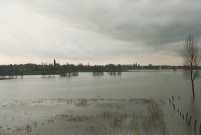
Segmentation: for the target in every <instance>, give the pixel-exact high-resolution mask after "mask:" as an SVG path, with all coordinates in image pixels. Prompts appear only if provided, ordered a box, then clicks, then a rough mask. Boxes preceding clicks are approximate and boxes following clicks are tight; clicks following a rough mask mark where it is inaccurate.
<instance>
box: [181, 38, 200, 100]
mask: <svg viewBox="0 0 201 135" xmlns="http://www.w3.org/2000/svg"><path fill="white" fill-rule="evenodd" d="M197 44H198V42H197V41H196V40H195V38H194V37H193V36H192V35H190V36H188V37H187V39H186V42H185V44H184V52H183V57H184V62H183V66H184V75H185V76H186V77H187V78H188V79H190V81H191V85H192V86H191V87H192V92H193V99H195V91H194V89H195V88H194V80H195V79H197V78H198V77H199V71H198V67H199V63H200V58H199V54H198V46H197Z"/></svg>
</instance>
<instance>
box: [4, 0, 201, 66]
mask: <svg viewBox="0 0 201 135" xmlns="http://www.w3.org/2000/svg"><path fill="white" fill-rule="evenodd" d="M189 34H192V35H194V36H195V37H196V39H197V40H198V42H199V43H201V42H200V39H201V0H0V64H9V63H12V64H14V63H17V64H19V63H41V62H47V63H49V62H52V59H53V58H56V59H57V60H58V61H59V62H60V63H66V62H68V63H74V64H78V63H80V62H82V63H83V64H87V63H88V62H89V63H90V64H108V63H114V64H118V63H121V64H132V63H134V62H138V63H140V64H142V65H146V64H149V63H152V64H172V65H174V64H176V65H181V64H182V57H181V50H182V48H183V44H184V41H185V39H186V37H187V36H188V35H189ZM199 46H200V44H199Z"/></svg>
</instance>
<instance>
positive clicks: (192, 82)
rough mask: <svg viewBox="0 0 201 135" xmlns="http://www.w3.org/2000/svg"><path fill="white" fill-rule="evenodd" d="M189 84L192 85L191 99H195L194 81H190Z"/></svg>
mask: <svg viewBox="0 0 201 135" xmlns="http://www.w3.org/2000/svg"><path fill="white" fill-rule="evenodd" d="M191 84H192V92H193V99H195V92H194V80H191Z"/></svg>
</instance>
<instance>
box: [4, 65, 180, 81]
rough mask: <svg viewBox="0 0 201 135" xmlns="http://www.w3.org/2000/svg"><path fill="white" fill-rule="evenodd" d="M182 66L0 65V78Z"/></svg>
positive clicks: (176, 67)
mask: <svg viewBox="0 0 201 135" xmlns="http://www.w3.org/2000/svg"><path fill="white" fill-rule="evenodd" d="M180 68H183V67H182V66H169V65H163V66H154V65H151V64H149V65H148V66H140V65H136V64H134V65H120V64H118V65H114V64H108V65H104V66H103V65H94V66H91V65H83V64H78V65H73V64H65V65H59V64H56V65H53V64H19V65H17V64H15V65H12V64H10V65H1V66H0V76H1V77H9V78H14V77H17V76H21V77H23V75H35V74H37V75H42V76H51V75H55V74H60V75H61V76H68V75H69V76H70V75H76V73H77V72H93V73H94V74H95V73H96V74H97V75H98V73H99V72H117V73H118V72H122V71H127V70H134V69H156V70H157V69H180Z"/></svg>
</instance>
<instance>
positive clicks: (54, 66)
mask: <svg viewBox="0 0 201 135" xmlns="http://www.w3.org/2000/svg"><path fill="white" fill-rule="evenodd" d="M55 66H56V60H55V59H54V67H55Z"/></svg>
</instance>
